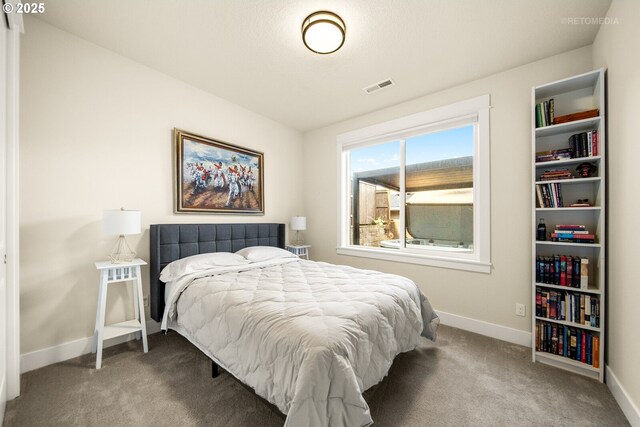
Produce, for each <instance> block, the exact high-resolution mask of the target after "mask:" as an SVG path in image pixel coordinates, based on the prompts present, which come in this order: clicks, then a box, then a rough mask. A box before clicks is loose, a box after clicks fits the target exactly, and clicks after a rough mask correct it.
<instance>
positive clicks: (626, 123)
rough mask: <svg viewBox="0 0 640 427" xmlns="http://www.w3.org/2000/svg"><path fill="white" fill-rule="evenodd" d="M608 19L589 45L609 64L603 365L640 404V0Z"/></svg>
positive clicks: (614, 8)
mask: <svg viewBox="0 0 640 427" xmlns="http://www.w3.org/2000/svg"><path fill="white" fill-rule="evenodd" d="M607 17H608V18H611V21H612V22H613V23H612V24H608V25H602V26H601V27H600V31H599V32H598V35H597V37H596V40H595V42H594V44H593V62H594V67H606V68H608V71H607V80H608V105H607V107H608V111H607V113H608V117H607V126H608V139H607V144H608V153H607V155H608V159H609V162H608V175H609V186H608V192H609V210H608V214H609V230H608V232H609V234H608V244H609V246H608V253H607V256H608V259H609V270H608V271H609V282H608V283H609V292H608V304H607V306H608V316H607V317H608V321H609V323H608V327H607V333H608V343H607V344H608V351H607V364H608V365H609V367H610V368H611V370H612V371H613V372H614V374H615V375H616V377H617V378H618V379H619V381H620V383H621V384H622V386H623V387H624V388H625V389H626V391H627V393H628V394H629V397H630V398H631V400H633V402H634V403H635V405H636V407H639V408H640V369H639V368H640V338H639V334H638V330H639V329H640V316H639V314H638V303H639V302H640V281H639V280H638V266H637V265H636V264H635V263H636V262H638V250H637V243H638V242H639V241H640V229H638V227H637V222H638V212H640V191H639V190H638V159H640V141H639V140H638V120H639V119H640V21H639V19H640V2H638V1H637V0H614V2H613V3H612V4H611V8H610V9H609V13H608V15H607ZM614 18H615V19H617V20H618V23H615V21H614V20H613V19H614Z"/></svg>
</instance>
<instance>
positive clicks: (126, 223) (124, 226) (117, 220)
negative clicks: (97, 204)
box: [102, 208, 140, 264]
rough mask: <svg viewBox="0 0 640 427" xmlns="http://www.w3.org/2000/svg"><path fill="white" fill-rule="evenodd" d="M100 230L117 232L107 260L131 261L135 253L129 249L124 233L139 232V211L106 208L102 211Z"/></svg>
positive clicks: (113, 261)
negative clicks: (114, 243) (115, 241)
mask: <svg viewBox="0 0 640 427" xmlns="http://www.w3.org/2000/svg"><path fill="white" fill-rule="evenodd" d="M102 231H103V232H104V234H109V235H112V234H118V235H120V237H118V242H117V243H116V245H115V246H114V247H113V250H112V251H111V254H110V255H109V261H111V262H112V263H114V264H119V263H124V262H131V261H133V259H134V258H135V257H136V253H135V252H134V251H133V250H132V249H131V247H130V246H129V244H128V243H127V240H126V239H125V238H124V236H125V235H126V234H140V211H133V210H125V209H124V208H122V209H107V210H105V211H103V213H102Z"/></svg>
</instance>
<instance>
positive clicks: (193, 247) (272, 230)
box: [149, 224, 285, 322]
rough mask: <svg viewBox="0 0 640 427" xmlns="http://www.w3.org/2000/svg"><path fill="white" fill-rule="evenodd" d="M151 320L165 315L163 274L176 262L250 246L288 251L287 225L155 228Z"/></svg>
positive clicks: (165, 226)
mask: <svg viewBox="0 0 640 427" xmlns="http://www.w3.org/2000/svg"><path fill="white" fill-rule="evenodd" d="M150 231H151V248H150V249H151V250H150V252H149V253H150V256H151V263H150V269H151V273H150V278H151V283H150V288H151V295H150V298H149V300H150V303H151V317H152V318H153V319H154V320H156V321H158V322H160V321H161V320H162V315H163V313H164V283H163V282H161V281H160V272H161V271H162V269H163V268H164V267H165V266H166V265H167V264H169V263H170V262H172V261H175V260H178V259H181V258H185V257H188V256H191V255H197V254H203V253H209V252H235V251H238V250H240V249H242V248H245V247H248V246H277V247H279V248H284V241H285V240H284V239H285V228H284V224H154V225H151V230H150Z"/></svg>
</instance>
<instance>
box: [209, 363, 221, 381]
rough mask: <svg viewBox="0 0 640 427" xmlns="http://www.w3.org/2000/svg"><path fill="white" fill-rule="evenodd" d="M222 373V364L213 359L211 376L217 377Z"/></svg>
mask: <svg viewBox="0 0 640 427" xmlns="http://www.w3.org/2000/svg"><path fill="white" fill-rule="evenodd" d="M219 375H220V366H218V364H217V363H216V362H214V361H213V360H212V361H211V378H217V377H218V376H219Z"/></svg>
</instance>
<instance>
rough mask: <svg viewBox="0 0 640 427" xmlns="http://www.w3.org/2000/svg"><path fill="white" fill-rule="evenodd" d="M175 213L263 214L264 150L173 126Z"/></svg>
mask: <svg viewBox="0 0 640 427" xmlns="http://www.w3.org/2000/svg"><path fill="white" fill-rule="evenodd" d="M174 144H175V172H176V173H175V181H176V186H175V189H176V194H175V196H176V212H177V213H206V214H243V215H247V214H250V215H251V214H252V215H264V153H261V152H259V151H255V150H251V149H248V148H243V147H239V146H237V145H232V144H229V143H226V142H222V141H218V140H215V139H212V138H208V137H205V136H201V135H196V134H194V133H191V132H186V131H183V130H180V129H174Z"/></svg>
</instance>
